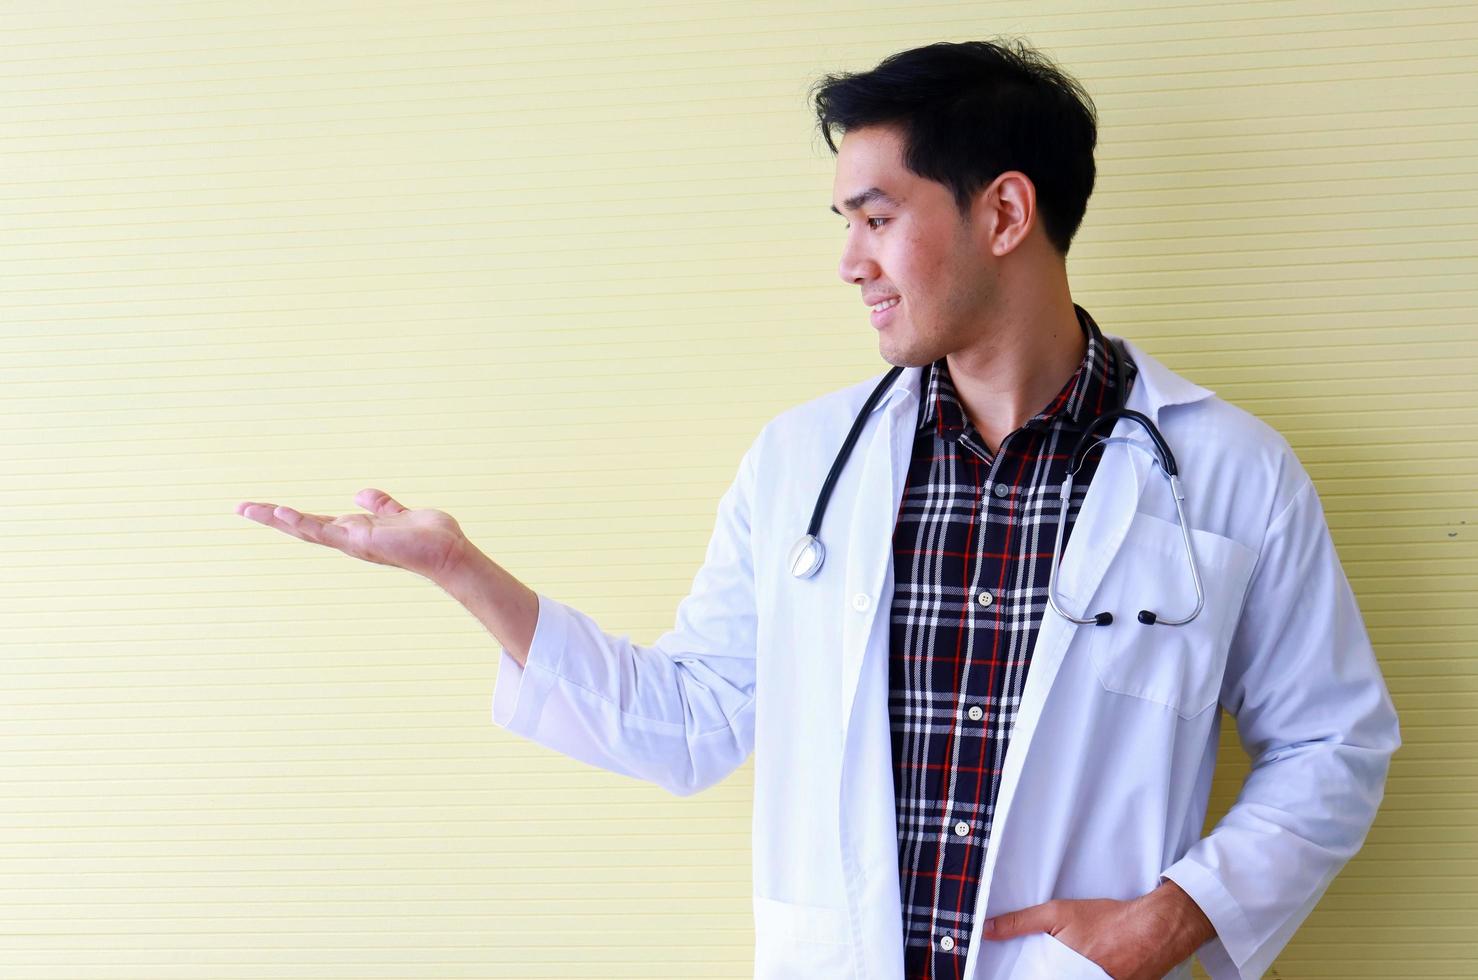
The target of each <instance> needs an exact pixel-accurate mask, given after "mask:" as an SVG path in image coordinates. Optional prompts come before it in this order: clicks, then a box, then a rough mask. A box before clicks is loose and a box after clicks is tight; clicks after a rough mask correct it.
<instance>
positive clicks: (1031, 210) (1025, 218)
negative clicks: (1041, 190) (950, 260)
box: [975, 170, 1037, 256]
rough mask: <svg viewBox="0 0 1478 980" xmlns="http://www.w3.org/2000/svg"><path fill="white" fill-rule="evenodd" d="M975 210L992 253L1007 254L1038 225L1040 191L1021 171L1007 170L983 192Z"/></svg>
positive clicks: (977, 198) (976, 199) (978, 197)
mask: <svg viewBox="0 0 1478 980" xmlns="http://www.w3.org/2000/svg"><path fill="white" fill-rule="evenodd" d="M975 207H976V210H977V220H978V221H980V222H982V223H983V225H982V230H983V232H984V234H985V235H986V236H987V237H986V245H987V247H989V248H990V251H991V254H992V255H997V256H1001V255H1006V254H1008V253H1009V252H1011V251H1013V250H1015V249H1016V248H1017V247H1018V246H1019V245H1020V244H1021V243H1022V242H1023V241H1025V240H1026V236H1027V235H1028V234H1030V232H1031V230H1032V228H1033V227H1034V226H1035V225H1036V223H1037V188H1036V185H1034V184H1033V183H1032V181H1031V178H1030V177H1028V176H1027V175H1026V174H1024V173H1022V172H1021V171H1020V170H1007V171H1005V172H1004V173H1001V174H1000V175H998V176H997V177H996V179H995V180H993V181H991V182H990V184H989V185H987V186H986V187H984V188H982V189H981V191H980V193H979V194H978V195H977V196H976V198H975Z"/></svg>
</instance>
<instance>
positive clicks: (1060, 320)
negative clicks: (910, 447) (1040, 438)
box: [946, 289, 1088, 452]
mask: <svg viewBox="0 0 1478 980" xmlns="http://www.w3.org/2000/svg"><path fill="white" fill-rule="evenodd" d="M1087 349H1088V342H1087V339H1086V338H1085V337H1084V336H1083V330H1082V328H1081V327H1080V326H1078V316H1077V312H1076V311H1075V310H1074V309H1073V302H1072V297H1071V296H1070V295H1069V294H1068V292H1067V290H1066V289H1063V290H1060V291H1058V292H1054V293H1050V294H1043V295H1040V296H1036V297H1032V299H1031V301H1030V302H1026V303H1020V304H1017V305H1016V306H1014V307H1012V308H1008V309H1005V310H1003V311H1001V313H999V314H998V315H997V316H996V317H995V318H994V319H993V320H992V322H990V323H988V324H986V325H985V327H984V329H982V330H981V331H980V339H979V340H978V341H976V342H975V343H973V344H971V345H970V346H968V347H965V348H962V349H960V350H957V351H954V352H953V353H951V354H949V355H948V356H947V358H946V362H947V363H948V364H949V377H950V380H951V381H952V382H953V383H954V387H955V394H956V395H957V396H958V397H959V399H960V404H961V406H962V407H963V408H964V410H965V415H966V417H968V418H969V419H970V423H971V424H972V425H974V426H975V428H976V430H978V431H979V432H980V435H981V436H982V437H983V438H984V439H985V442H986V445H987V446H988V447H989V448H990V450H991V452H995V451H996V450H997V449H998V448H999V447H1000V445H1001V442H1002V440H1004V439H1005V438H1006V437H1007V436H1008V435H1010V434H1011V433H1012V432H1015V431H1016V430H1017V429H1019V428H1021V426H1022V425H1023V424H1024V423H1025V422H1026V421H1027V419H1030V418H1031V417H1032V416H1034V415H1036V414H1037V413H1038V412H1040V411H1041V410H1042V409H1044V408H1046V407H1047V405H1048V403H1050V402H1051V401H1052V399H1053V398H1054V397H1055V396H1056V395H1057V393H1058V392H1059V391H1061V390H1062V386H1063V385H1065V384H1067V382H1068V379H1069V378H1071V377H1072V376H1073V372H1074V371H1076V370H1077V369H1078V365H1079V364H1081V363H1082V362H1083V355H1084V353H1085V352H1086V351H1087Z"/></svg>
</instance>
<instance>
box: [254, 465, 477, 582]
mask: <svg viewBox="0 0 1478 980" xmlns="http://www.w3.org/2000/svg"><path fill="white" fill-rule="evenodd" d="M354 502H355V503H357V504H359V506H361V507H363V508H365V509H366V510H368V511H369V512H370V513H368V514H359V513H354V514H344V515H341V516H339V517H328V516H326V515H323V514H303V513H300V512H298V511H296V510H294V509H293V508H291V507H286V506H275V505H273V504H267V503H258V502H256V501H245V502H243V503H241V504H238V505H237V507H236V513H238V514H240V515H241V516H242V517H245V518H247V519H249V520H253V521H256V522H257V523H259V524H265V525H267V526H268V527H275V528H277V529H278V530H279V531H282V532H284V533H285V534H291V535H292V536H293V537H295V538H300V539H302V540H304V541H311V542H313V543H314V544H321V545H324V546H326V547H329V548H333V549H335V550H337V551H342V552H343V553H344V554H346V555H350V556H351V557H354V558H359V559H362V560H363V561H372V562H374V563H376V564H378V565H394V566H396V567H397V568H404V569H406V570H407V571H412V572H415V573H417V574H419V575H424V576H425V577H427V578H429V579H432V580H433V581H436V580H438V579H439V578H440V577H442V576H444V575H446V574H447V573H448V572H450V571H451V570H452V569H453V568H454V567H455V566H456V565H457V563H458V562H459V561H460V560H461V559H462V556H463V555H464V554H465V549H466V547H467V544H468V542H467V537H466V535H464V534H463V533H462V528H461V526H460V525H458V524H457V522H456V519H455V518H453V517H452V516H451V515H450V514H448V513H446V512H445V511H440V510H407V509H406V508H405V507H402V506H401V505H400V504H399V503H397V502H396V501H395V500H394V499H393V498H392V497H391V496H390V495H389V494H388V493H385V492H384V491H383V490H375V489H373V488H369V489H365V490H361V491H359V492H358V493H357V494H355V495H354Z"/></svg>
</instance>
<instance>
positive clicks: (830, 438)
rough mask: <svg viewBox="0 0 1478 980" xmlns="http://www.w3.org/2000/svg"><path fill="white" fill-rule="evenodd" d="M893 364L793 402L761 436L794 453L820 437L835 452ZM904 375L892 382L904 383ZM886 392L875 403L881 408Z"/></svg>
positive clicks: (876, 406)
mask: <svg viewBox="0 0 1478 980" xmlns="http://www.w3.org/2000/svg"><path fill="white" fill-rule="evenodd" d="M891 370H892V368H888V369H886V370H883V371H879V372H878V373H876V374H874V375H872V376H871V377H868V378H864V379H862V380H861V381H857V382H854V383H852V384H849V385H847V386H846V387H844V388H838V389H835V390H833V391H828V392H826V393H825V394H821V395H817V396H816V397H814V398H811V399H808V400H807V401H804V402H801V403H800V404H797V405H793V406H791V407H790V408H787V409H785V410H784V411H782V412H780V413H779V414H778V415H776V416H774V417H773V418H771V419H770V420H769V421H768V422H766V423H765V425H764V427H763V428H762V429H761V432H760V439H761V440H764V441H765V442H767V443H769V444H770V445H771V446H772V447H773V448H774V449H775V450H777V451H781V452H786V453H792V452H807V451H809V449H810V448H811V447H812V445H813V444H814V443H816V442H817V441H818V440H823V441H825V443H826V444H827V445H831V446H832V450H833V452H834V451H835V450H836V448H838V447H839V446H840V445H841V440H842V438H844V437H845V436H846V433H847V431H848V430H849V429H850V428H851V427H852V423H853V422H854V421H855V420H856V418H857V415H858V413H860V412H861V411H862V406H863V405H865V404H867V398H868V396H869V395H871V394H872V393H873V391H874V390H875V389H876V388H877V387H878V385H879V384H881V383H882V381H883V378H885V377H886V376H887V375H888V373H889V371H891ZM904 381H905V377H903V376H900V377H898V378H895V379H894V381H893V385H902V384H903V383H904ZM888 394H889V393H888V392H884V393H883V394H882V395H881V396H880V398H879V403H878V404H875V405H874V406H873V409H874V411H880V409H881V402H882V401H884V400H886V399H887V396H888Z"/></svg>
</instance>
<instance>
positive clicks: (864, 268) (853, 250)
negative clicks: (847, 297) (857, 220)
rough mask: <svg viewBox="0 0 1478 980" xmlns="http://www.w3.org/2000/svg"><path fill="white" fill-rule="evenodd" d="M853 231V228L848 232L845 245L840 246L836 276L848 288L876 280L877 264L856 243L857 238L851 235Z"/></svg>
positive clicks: (854, 229)
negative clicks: (839, 260)
mask: <svg viewBox="0 0 1478 980" xmlns="http://www.w3.org/2000/svg"><path fill="white" fill-rule="evenodd" d="M855 231H856V228H855V227H854V228H852V229H849V230H848V232H847V243H846V244H845V245H843V246H842V259H841V262H840V263H839V264H838V265H837V275H838V276H840V277H841V280H842V282H844V283H846V284H847V285H849V286H853V285H857V284H858V283H863V282H868V281H869V280H872V279H876V278H878V275H877V268H878V267H877V263H876V262H874V261H873V260H872V257H871V256H870V255H868V254H867V250H866V249H865V248H864V247H863V246H862V245H859V244H858V243H857V236H856V235H855V234H853V232H855Z"/></svg>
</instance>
